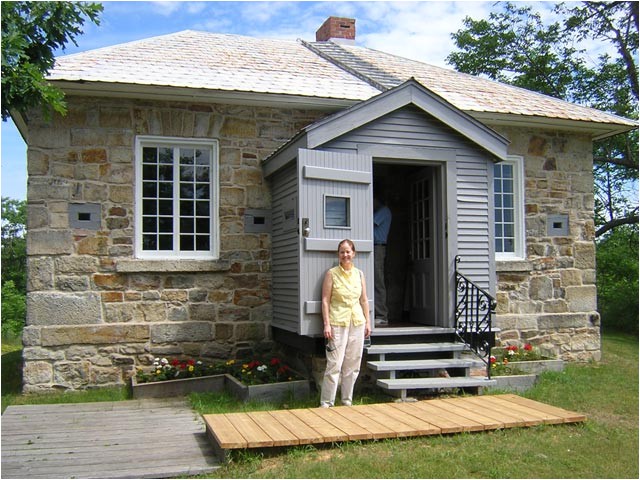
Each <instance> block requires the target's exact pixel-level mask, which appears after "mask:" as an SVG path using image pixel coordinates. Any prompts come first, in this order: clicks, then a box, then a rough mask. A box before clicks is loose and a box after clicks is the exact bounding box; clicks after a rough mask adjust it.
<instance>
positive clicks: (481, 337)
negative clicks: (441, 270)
mask: <svg viewBox="0 0 640 480" xmlns="http://www.w3.org/2000/svg"><path fill="white" fill-rule="evenodd" d="M460 260H461V258H460V256H456V258H455V273H456V335H457V336H458V337H459V338H460V340H461V341H462V342H464V343H465V344H467V345H468V346H469V347H470V349H471V350H472V351H473V352H475V354H476V355H478V357H480V359H481V360H482V361H483V362H484V363H485V365H486V367H487V377H488V378H491V360H490V359H491V347H492V346H493V345H494V337H493V332H492V331H491V321H492V319H493V314H494V313H495V311H496V300H495V299H494V298H493V297H492V296H491V295H489V293H487V292H486V291H484V290H483V289H482V288H480V287H478V286H477V285H476V284H475V283H473V282H472V281H471V280H469V279H468V278H467V277H465V276H464V275H462V274H461V273H460V272H459V271H458V264H459V263H460Z"/></svg>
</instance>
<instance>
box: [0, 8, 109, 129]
mask: <svg viewBox="0 0 640 480" xmlns="http://www.w3.org/2000/svg"><path fill="white" fill-rule="evenodd" d="M101 12H102V5H100V4H99V3H84V2H83V3H79V2H78V3H76V2H2V11H1V13H2V120H3V121H6V120H7V119H8V118H9V115H10V113H11V111H12V110H14V109H15V110H16V111H18V112H20V113H24V112H26V111H27V110H28V109H29V108H32V107H37V106H41V107H42V108H43V110H44V111H45V113H46V114H48V112H49V108H52V109H53V110H54V111H56V112H58V113H61V114H64V113H66V105H65V103H64V94H63V92H62V91H61V90H60V89H58V88H56V87H54V86H53V85H51V84H50V83H49V82H47V81H46V79H45V76H46V75H47V73H48V72H49V70H50V69H51V68H52V67H53V64H54V51H55V50H56V49H59V48H60V49H63V50H64V48H65V45H66V44H67V43H68V42H73V43H74V44H75V45H77V43H76V41H75V38H76V36H77V35H79V34H81V33H82V30H81V27H82V25H84V22H85V17H86V18H88V19H89V20H91V21H92V22H93V23H95V24H96V25H98V24H99V23H100V22H99V19H98V15H99V14H100V13H101Z"/></svg>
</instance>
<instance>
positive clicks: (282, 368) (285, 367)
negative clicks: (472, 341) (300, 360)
mask: <svg viewBox="0 0 640 480" xmlns="http://www.w3.org/2000/svg"><path fill="white" fill-rule="evenodd" d="M287 370H289V367H287V366H286V365H283V366H281V367H280V368H279V369H278V375H283V374H285V373H287Z"/></svg>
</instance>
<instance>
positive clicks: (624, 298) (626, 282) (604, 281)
mask: <svg viewBox="0 0 640 480" xmlns="http://www.w3.org/2000/svg"><path fill="white" fill-rule="evenodd" d="M596 257H597V278H598V280H597V283H598V310H599V311H600V315H601V316H602V326H603V328H604V329H605V330H617V331H621V332H627V333H631V334H635V335H638V227H637V225H635V226H628V225H625V226H622V227H618V228H617V229H615V230H614V231H612V232H611V234H610V235H608V236H607V237H606V238H605V239H603V240H601V241H600V242H598V245H597V249H596Z"/></svg>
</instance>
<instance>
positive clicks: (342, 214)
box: [324, 195, 351, 228]
mask: <svg viewBox="0 0 640 480" xmlns="http://www.w3.org/2000/svg"><path fill="white" fill-rule="evenodd" d="M324 225H325V227H337V228H350V227H351V202H350V199H349V197H333V196H330V195H325V197H324Z"/></svg>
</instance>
